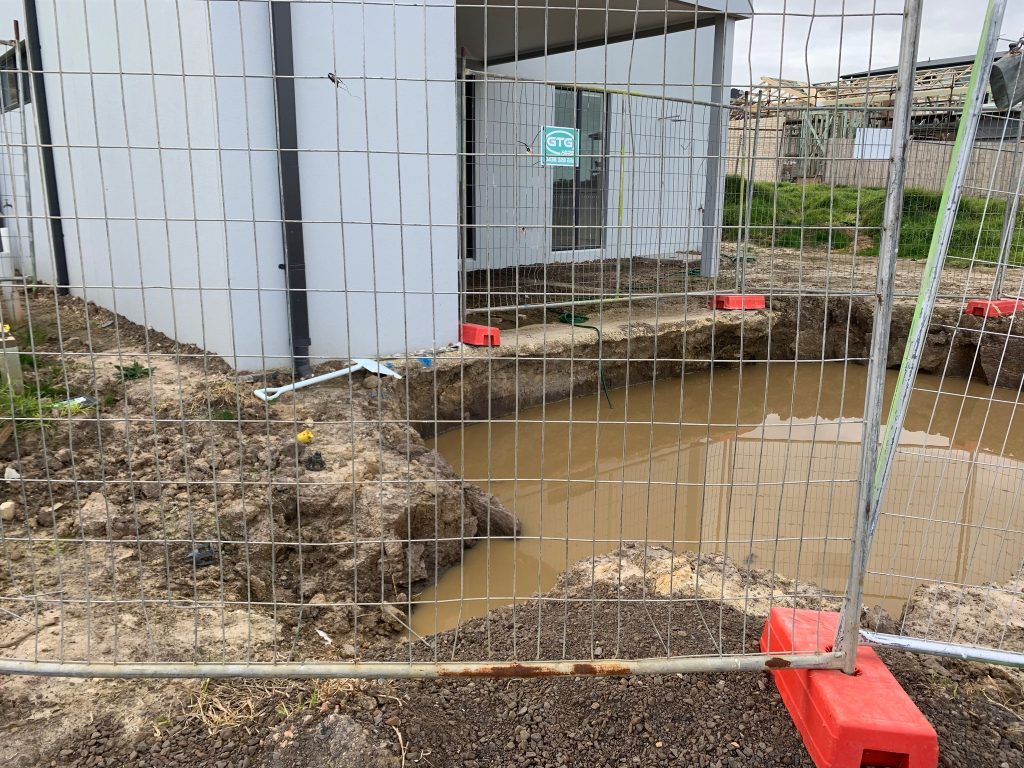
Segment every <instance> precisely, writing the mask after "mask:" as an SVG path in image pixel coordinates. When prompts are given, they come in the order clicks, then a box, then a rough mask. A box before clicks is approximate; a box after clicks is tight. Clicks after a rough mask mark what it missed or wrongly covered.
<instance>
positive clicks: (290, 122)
mask: <svg viewBox="0 0 1024 768" xmlns="http://www.w3.org/2000/svg"><path fill="white" fill-rule="evenodd" d="M291 6H292V4H291V3H287V2H275V3H271V4H270V30H271V36H272V38H273V41H274V92H275V95H276V97H277V98H276V99H275V101H276V104H277V137H278V138H277V141H278V150H277V161H278V166H279V168H280V172H281V211H282V213H283V214H284V216H283V218H284V262H285V263H284V264H282V265H281V268H282V269H283V270H284V274H285V295H286V296H287V297H288V326H289V330H290V331H291V338H292V363H293V366H294V369H295V375H296V376H297V377H298V378H303V377H306V376H309V375H311V374H312V373H313V370H312V368H310V366H309V345H310V338H309V306H308V304H307V300H306V251H305V245H304V243H303V239H302V197H301V195H300V193H299V153H298V147H299V141H298V128H297V126H296V122H295V79H294V75H295V65H294V62H293V60H292V7H291Z"/></svg>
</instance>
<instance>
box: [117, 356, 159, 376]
mask: <svg viewBox="0 0 1024 768" xmlns="http://www.w3.org/2000/svg"><path fill="white" fill-rule="evenodd" d="M114 367H115V368H117V370H118V373H120V374H121V381H134V380H135V379H148V378H149V374H151V373H152V372H153V369H152V368H147V367H146V366H144V365H143V364H142V363H140V362H139V361H138V360H132V364H131V365H115V366H114Z"/></svg>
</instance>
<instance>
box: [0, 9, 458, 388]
mask: <svg viewBox="0 0 1024 768" xmlns="http://www.w3.org/2000/svg"><path fill="white" fill-rule="evenodd" d="M38 15H39V25H40V38H41V45H42V50H43V67H44V69H45V70H46V71H47V74H46V75H45V78H46V87H47V96H48V99H47V102H48V105H49V108H50V121H51V125H52V130H53V141H54V144H55V149H54V162H55V166H56V173H57V188H58V192H59V198H60V204H61V213H62V216H63V218H64V234H65V241H66V248H67V254H68V269H69V274H70V283H71V285H72V293H74V294H75V295H79V296H82V297H83V298H86V299H88V300H90V301H93V302H96V303H97V304H100V305H102V306H105V307H109V308H110V309H113V310H115V311H117V312H119V313H121V314H123V315H125V316H126V317H128V318H129V319H130V320H132V321H135V322H138V323H141V324H143V325H146V326H148V327H150V328H153V329H155V330H158V331H161V332H163V333H166V334H168V335H169V336H173V337H174V338H177V339H179V340H181V341H183V342H186V343H194V344H197V345H199V346H201V347H203V348H205V349H209V350H211V351H213V352H215V353H216V354H218V355H220V356H222V357H223V358H224V359H225V360H227V361H228V362H229V363H231V364H232V365H234V366H236V367H238V368H262V367H269V366H277V365H287V364H289V363H290V361H291V341H290V335H289V330H288V311H287V302H286V296H285V291H284V287H285V282H284V280H285V274H284V272H283V271H282V270H281V269H280V268H279V265H281V264H282V263H283V261H284V253H283V244H282V232H281V229H282V228H281V222H280V219H281V198H280V195H281V190H280V180H279V174H278V158H277V130H276V115H275V101H274V85H273V80H272V74H273V67H272V62H273V59H272V45H271V28H270V17H269V11H268V6H267V5H266V4H263V3H230V2H225V3H219V2H218V3H202V2H195V3H178V2H174V0H147V2H146V3H123V2H122V3H117V4H116V5H115V3H114V2H113V0H89V2H88V3H87V4H84V3H65V2H62V0H39V2H38ZM292 25H293V39H294V41H295V47H294V58H295V72H296V76H297V79H296V81H295V85H296V119H297V124H298V132H299V152H300V157H299V160H300V169H301V173H302V182H301V183H302V188H301V197H302V204H303V218H304V222H305V223H304V225H303V235H304V239H305V247H306V261H307V284H308V286H309V288H310V294H309V313H310V328H311V336H312V347H311V353H312V355H313V356H314V357H318V358H332V359H334V358H346V357H349V356H374V357H375V356H384V355H389V354H402V353H404V352H405V351H406V350H415V349H418V348H423V347H433V346H435V345H440V344H445V343H448V342H451V341H454V340H455V339H456V338H457V328H458V314H457V313H458V297H457V290H458V284H457V273H458V245H457V242H458V233H457V227H458V203H457V177H456V173H457V156H456V150H455V141H456V125H455V121H456V114H457V113H456V107H457V104H456V96H455V94H456V86H455V60H454V56H453V55H452V54H451V52H452V51H453V50H454V42H453V34H454V31H453V30H454V5H452V4H445V5H438V4H431V5H419V4H415V5H397V6H393V5H370V4H367V5H361V4H356V3H352V4H349V3H335V4H330V3H321V2H294V3H292ZM428 40H430V45H429V46H428V45H427V41H428ZM328 71H333V72H337V73H338V74H339V75H340V76H341V77H342V78H343V80H344V83H345V86H344V88H338V89H336V88H334V86H332V85H331V84H330V82H329V81H328V80H327V79H326V77H325V75H326V73H327V72H328ZM396 105H397V107H396ZM16 115H18V113H17V112H11V113H8V115H6V116H4V118H3V126H4V128H5V129H7V128H10V127H11V126H12V125H13V123H14V118H15V116H16ZM33 115H34V112H33V110H32V108H31V106H30V107H28V108H27V109H26V116H27V117H28V119H29V130H30V131H34V127H33V124H32V122H31V120H32V117H33ZM19 130H20V128H19ZM32 140H33V141H34V137H33V139H32ZM29 154H30V161H31V162H33V163H35V166H32V167H31V169H30V179H31V182H32V185H33V187H35V188H37V189H36V190H35V192H34V193H33V198H32V202H33V207H34V210H33V213H34V215H35V216H36V217H37V218H35V219H34V220H33V226H34V231H35V244H36V251H37V264H38V275H39V278H40V279H42V280H48V281H52V280H53V279H54V275H53V255H52V245H51V243H50V241H49V236H48V227H47V226H46V222H45V219H42V218H39V217H41V215H42V213H43V212H44V211H45V197H44V196H43V194H42V190H41V187H40V178H41V175H40V173H39V172H38V156H37V155H38V153H36V152H34V151H30V153H29ZM0 160H3V158H0ZM5 164H6V165H8V166H11V165H12V163H10V162H6V161H5ZM20 175H21V171H18V172H17V173H12V172H9V171H8V172H4V171H2V170H0V179H4V181H3V183H4V187H3V190H2V191H3V194H14V195H16V196H17V195H19V192H18V184H19V183H23V182H21V181H19V179H18V178H17V177H18V176H20ZM20 196H21V197H24V193H21V194H20ZM20 203H21V201H20V200H19V204H20ZM24 208H25V206H23V205H19V212H18V213H19V216H21V217H23V218H22V219H21V221H19V222H17V224H16V227H15V230H16V231H15V237H16V239H17V252H18V254H19V258H20V259H22V261H21V267H22V269H23V270H25V271H28V265H27V263H26V262H25V261H24V260H25V259H27V253H28V249H27V227H28V225H29V224H28V219H27V214H26V213H23V211H24Z"/></svg>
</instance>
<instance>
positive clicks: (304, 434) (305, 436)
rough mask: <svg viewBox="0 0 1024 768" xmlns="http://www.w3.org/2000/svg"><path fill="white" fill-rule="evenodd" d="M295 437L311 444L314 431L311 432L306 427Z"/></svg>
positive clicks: (306, 443) (304, 443)
mask: <svg viewBox="0 0 1024 768" xmlns="http://www.w3.org/2000/svg"><path fill="white" fill-rule="evenodd" d="M295 439H296V440H298V441H299V442H300V443H302V444H303V445H309V444H310V443H312V442H313V433H312V432H310V431H309V430H308V429H304V430H302V431H301V432H299V434H297V435H296V436H295Z"/></svg>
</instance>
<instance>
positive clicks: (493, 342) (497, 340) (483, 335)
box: [459, 323, 501, 347]
mask: <svg viewBox="0 0 1024 768" xmlns="http://www.w3.org/2000/svg"><path fill="white" fill-rule="evenodd" d="M459 341H461V342H462V343H463V344H469V345H471V346H474V347H499V346H501V331H500V330H499V329H498V328H495V327H493V326H490V325H477V324H476V323H463V324H462V325H461V326H459Z"/></svg>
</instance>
